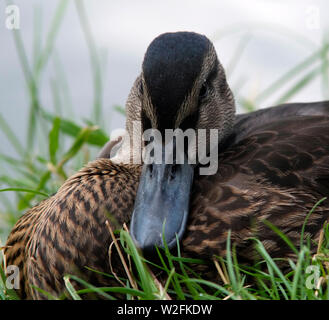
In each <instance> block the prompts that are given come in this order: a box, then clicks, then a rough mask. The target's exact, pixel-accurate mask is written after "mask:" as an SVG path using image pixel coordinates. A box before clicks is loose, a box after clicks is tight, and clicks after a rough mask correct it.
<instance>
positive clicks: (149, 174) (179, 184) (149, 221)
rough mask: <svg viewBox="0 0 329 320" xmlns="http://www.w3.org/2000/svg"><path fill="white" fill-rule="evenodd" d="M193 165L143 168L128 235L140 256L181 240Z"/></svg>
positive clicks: (148, 166) (172, 245)
mask: <svg viewBox="0 0 329 320" xmlns="http://www.w3.org/2000/svg"><path fill="white" fill-rule="evenodd" d="M193 173H194V168H193V165H191V164H188V163H187V156H186V155H184V164H144V166H143V169H142V174H141V178H140V183H139V187H138V191H137V196H136V200H135V206H134V211H133V214H132V219H131V224H130V232H131V235H132V238H133V240H134V241H135V243H136V245H137V246H138V247H139V248H141V249H142V250H143V251H144V252H150V251H152V250H154V249H155V246H157V247H164V242H163V240H165V242H166V244H167V245H168V247H169V248H172V247H174V246H175V245H176V241H177V240H176V235H177V236H178V238H179V239H181V238H182V236H183V233H184V230H185V226H186V220H187V216H188V212H189V201H190V193H191V187H192V182H193Z"/></svg>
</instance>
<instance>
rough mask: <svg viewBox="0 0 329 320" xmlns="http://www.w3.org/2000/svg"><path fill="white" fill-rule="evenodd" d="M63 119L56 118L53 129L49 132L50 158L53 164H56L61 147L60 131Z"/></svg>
mask: <svg viewBox="0 0 329 320" xmlns="http://www.w3.org/2000/svg"><path fill="white" fill-rule="evenodd" d="M60 124H61V119H60V118H58V117H56V118H55V119H54V121H53V128H52V129H51V131H50V132H49V139H48V140H49V158H50V161H51V162H52V163H53V164H56V153H57V150H58V146H59V129H60Z"/></svg>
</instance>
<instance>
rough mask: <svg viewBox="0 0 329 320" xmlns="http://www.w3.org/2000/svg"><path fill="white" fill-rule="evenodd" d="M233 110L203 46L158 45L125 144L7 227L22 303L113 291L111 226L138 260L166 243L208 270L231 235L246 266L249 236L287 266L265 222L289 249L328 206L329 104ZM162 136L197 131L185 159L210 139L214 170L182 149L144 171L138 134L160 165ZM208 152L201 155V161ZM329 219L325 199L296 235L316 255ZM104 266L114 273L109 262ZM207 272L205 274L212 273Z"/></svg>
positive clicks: (133, 98)
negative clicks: (148, 135) (75, 285)
mask: <svg viewBox="0 0 329 320" xmlns="http://www.w3.org/2000/svg"><path fill="white" fill-rule="evenodd" d="M235 109H236V107H235V100H234V96H233V93H232V91H231V89H230V87H229V85H228V83H227V80H226V75H225V71H224V68H223V66H222V65H221V63H220V62H219V60H218V57H217V53H216V50H215V47H214V45H213V43H212V42H211V41H210V40H209V39H208V38H207V37H206V36H204V35H201V34H198V33H195V32H187V31H186V32H185V31H179V32H172V33H164V34H161V35H159V36H158V37H156V38H155V39H154V40H153V41H152V42H151V44H150V45H149V47H148V48H147V51H146V53H145V56H144V60H143V63H142V70H141V73H140V75H139V76H138V77H137V79H136V80H135V82H134V84H133V86H132V89H131V91H130V94H129V96H128V99H127V102H126V130H125V134H124V135H122V137H120V139H118V141H115V142H114V143H113V142H110V143H109V144H108V145H106V146H105V147H104V149H103V150H102V151H101V152H100V154H99V156H98V158H97V159H96V160H94V161H91V162H89V163H88V164H87V165H85V166H84V167H83V168H82V169H81V170H80V171H78V172H77V173H75V174H74V175H73V176H71V177H70V178H68V179H67V181H66V182H65V183H64V184H63V185H62V186H61V187H60V188H59V190H58V191H57V192H56V193H55V194H54V195H52V196H51V197H49V198H48V199H45V200H43V201H42V202H41V203H39V204H38V205H36V206H35V207H33V208H31V209H29V210H28V211H27V212H26V213H25V214H24V215H22V217H21V218H20V219H19V220H18V221H17V223H16V225H15V226H14V227H13V229H12V231H11V233H10V235H9V237H8V240H7V243H6V245H5V250H4V255H5V258H6V263H7V265H16V266H18V267H19V270H20V289H19V290H18V293H19V295H20V297H21V298H22V299H47V295H46V294H45V293H44V292H48V293H49V294H51V295H53V296H55V297H59V296H60V294H62V293H63V291H64V289H65V284H64V281H63V276H64V275H65V274H75V275H78V276H81V277H83V278H84V279H87V280H88V282H90V283H91V284H93V285H96V286H97V285H98V286H116V285H117V282H116V280H115V279H114V278H113V279H112V278H109V277H104V276H103V275H102V272H104V273H109V272H110V270H111V269H110V261H109V260H110V259H109V252H108V249H109V246H110V245H111V242H112V239H111V237H110V234H109V232H108V228H107V227H106V221H107V220H109V219H110V220H111V221H112V222H113V223H114V224H115V226H116V227H118V228H120V227H122V225H123V224H127V225H128V226H129V228H130V233H131V236H132V238H133V240H134V242H135V243H136V246H137V247H139V248H140V250H141V251H142V252H145V253H147V254H152V252H154V248H155V247H157V246H158V247H163V246H164V245H165V243H164V241H165V242H166V243H167V244H168V247H169V249H170V250H174V249H175V247H176V246H177V241H179V243H180V249H181V252H182V256H185V257H192V258H193V257H197V258H201V259H204V260H209V261H210V260H211V259H212V257H213V256H214V255H215V256H225V254H226V242H227V237H228V235H229V234H230V238H231V242H232V244H234V245H235V246H236V250H237V253H238V256H239V257H241V259H245V260H246V261H248V260H249V261H251V260H253V259H254V254H255V253H254V250H253V244H252V241H251V240H250V239H251V238H253V237H257V238H258V239H259V240H260V241H261V242H262V243H263V245H264V247H265V248H266V250H267V251H268V252H269V254H270V255H271V256H272V257H280V258H293V256H294V252H292V250H291V249H290V248H289V247H288V246H287V244H286V243H285V242H284V241H283V240H282V238H280V237H279V236H278V235H277V234H276V233H275V232H273V231H272V230H271V229H270V228H268V226H266V225H265V224H264V223H263V221H265V220H266V221H269V222H270V223H272V224H273V225H275V226H276V227H277V228H279V229H280V230H281V231H282V232H283V233H284V234H286V236H287V237H288V238H289V239H290V240H291V241H292V242H293V243H294V244H295V245H296V246H297V247H298V246H299V243H300V236H301V230H302V226H303V224H304V221H305V219H306V217H307V215H308V213H309V211H310V210H311V209H312V208H313V207H314V205H315V203H317V202H318V201H319V200H320V199H322V198H324V197H327V196H328V194H329V101H322V102H310V103H308V102H306V103H289V104H283V105H279V106H274V107H270V108H266V109H260V110H258V111H254V112H251V113H247V114H238V115H237V114H236V111H235ZM168 129H171V130H176V129H181V130H182V131H183V132H186V130H188V129H193V130H195V131H196V132H197V138H198V139H199V138H200V139H201V134H199V131H198V130H201V129H203V130H205V131H204V132H206V134H205V135H204V136H203V137H204V139H205V140H204V143H202V144H197V145H195V146H194V149H193V148H192V149H191V151H190V153H194V154H196V153H197V151H198V150H199V149H200V148H201V146H202V145H203V144H205V145H207V144H209V142H210V141H211V134H210V129H214V130H215V131H214V132H215V133H216V137H217V140H215V141H217V142H216V148H217V149H218V153H215V155H216V160H217V162H216V163H217V165H218V168H217V170H216V171H215V172H212V173H211V174H201V172H202V170H201V169H207V164H205V163H202V161H201V160H202V157H197V160H196V161H195V162H194V163H189V161H188V158H189V157H188V156H189V155H188V154H187V153H188V152H189V150H188V149H186V148H185V146H184V147H183V148H178V149H177V150H178V151H176V153H174V154H173V161H172V162H170V163H166V162H163V161H162V162H161V163H156V162H155V161H153V162H152V161H146V160H147V159H148V158H146V157H144V158H143V154H144V153H145V150H146V148H147V146H148V145H150V143H151V142H152V141H151V140H150V141H145V140H143V139H141V138H137V139H136V137H140V136H141V134H142V133H143V132H145V131H146V130H157V131H158V132H159V133H160V134H162V136H161V138H160V140H159V139H158V140H157V141H156V143H157V144H158V145H160V148H159V149H157V150H160V151H159V153H160V158H161V157H162V156H163V155H164V153H165V151H164V150H165V148H164V145H165V142H164V140H163V134H165V131H166V130H168ZM134 139H135V140H136V141H133V140H134ZM155 140H156V139H154V140H153V142H154V141H155ZM172 140H173V145H175V143H176V140H175V139H172ZM200 141H201V140H200ZM116 144H117V145H118V148H117V151H116V153H115V154H113V153H112V152H111V150H112V148H113V146H114V145H116ZM209 145H210V144H209ZM211 148H212V147H211ZM211 148H210V147H206V155H207V154H209V153H210V152H211V151H212V149H211ZM216 148H215V149H216ZM178 153H180V159H183V161H181V162H179V161H178ZM136 159H137V160H138V161H136ZM328 218H329V203H328V200H324V201H322V202H321V204H319V205H318V206H317V207H316V208H315V210H314V212H313V213H312V214H311V215H310V216H309V218H308V220H307V224H306V226H305V232H304V236H305V237H310V238H311V240H312V244H311V250H313V251H314V250H315V244H314V243H315V242H316V241H317V240H318V239H319V237H320V233H321V230H322V227H323V224H324V223H325V222H326V221H328ZM111 263H112V265H113V266H115V265H117V266H118V268H119V265H120V264H121V263H120V260H119V258H118V257H117V256H115V255H114V254H113V257H111ZM86 267H89V268H88V269H87V268H86ZM209 268H210V269H209V270H208V271H209V272H210V273H209V274H212V273H211V271H213V269H214V265H213V264H212V265H211V266H210V267H209ZM91 269H95V270H98V271H99V272H97V273H96V272H91V271H90V270H91ZM205 274H207V273H206V272H205ZM36 288H40V289H41V290H37V289H36Z"/></svg>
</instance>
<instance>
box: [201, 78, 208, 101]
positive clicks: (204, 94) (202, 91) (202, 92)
mask: <svg viewBox="0 0 329 320" xmlns="http://www.w3.org/2000/svg"><path fill="white" fill-rule="evenodd" d="M207 93H208V86H207V83H206V82H204V83H203V84H202V87H201V89H200V92H199V98H200V99H202V98H204V97H205V96H206V95H207Z"/></svg>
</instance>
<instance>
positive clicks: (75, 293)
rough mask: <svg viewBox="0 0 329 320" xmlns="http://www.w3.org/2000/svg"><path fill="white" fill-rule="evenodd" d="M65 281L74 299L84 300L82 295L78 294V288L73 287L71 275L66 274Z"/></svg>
mask: <svg viewBox="0 0 329 320" xmlns="http://www.w3.org/2000/svg"><path fill="white" fill-rule="evenodd" d="M64 283H65V287H66V289H67V291H68V292H69V294H70V295H71V297H72V298H73V300H82V299H81V297H80V296H79V295H78V293H77V292H76V290H75V289H74V288H73V286H72V283H71V282H70V277H69V276H64Z"/></svg>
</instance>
